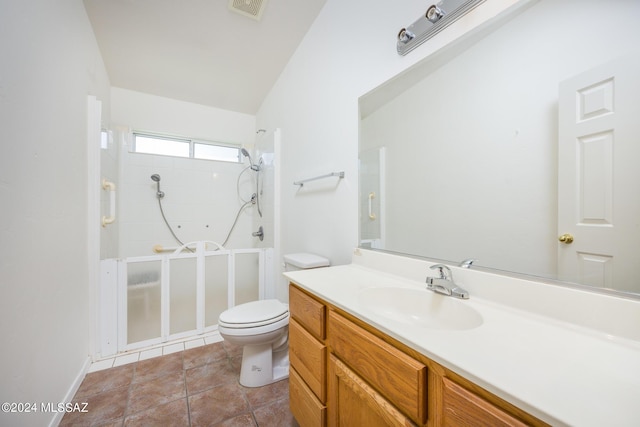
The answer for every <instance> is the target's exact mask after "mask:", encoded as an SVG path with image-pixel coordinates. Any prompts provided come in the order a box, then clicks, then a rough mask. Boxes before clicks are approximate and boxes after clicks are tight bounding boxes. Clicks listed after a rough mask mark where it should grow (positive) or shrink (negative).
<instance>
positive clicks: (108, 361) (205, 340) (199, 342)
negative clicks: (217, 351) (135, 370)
mask: <svg viewBox="0 0 640 427" xmlns="http://www.w3.org/2000/svg"><path fill="white" fill-rule="evenodd" d="M220 341H222V337H221V336H220V334H219V333H218V331H212V332H208V333H206V334H202V335H196V336H190V337H186V338H182V339H179V340H174V341H168V342H165V343H162V344H157V345H153V346H149V347H145V348H141V349H136V350H131V351H125V352H122V353H119V354H116V355H114V356H109V357H105V358H102V359H98V360H96V361H94V362H93V363H92V364H91V366H90V367H89V370H88V371H87V373H90V372H97V371H102V370H103V369H109V368H115V367H116V366H122V365H126V364H129V363H134V362H138V361H140V360H146V359H151V358H154V357H158V356H165V355H167V354H171V353H177V352H179V351H184V350H189V349H191V348H196V347H201V346H204V345H208V344H213V343H217V342H220Z"/></svg>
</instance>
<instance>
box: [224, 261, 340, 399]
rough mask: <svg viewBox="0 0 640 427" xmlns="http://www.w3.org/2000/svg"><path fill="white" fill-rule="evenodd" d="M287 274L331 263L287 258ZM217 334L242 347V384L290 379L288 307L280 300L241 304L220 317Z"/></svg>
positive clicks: (256, 384)
mask: <svg viewBox="0 0 640 427" xmlns="http://www.w3.org/2000/svg"><path fill="white" fill-rule="evenodd" d="M284 263H285V270H286V271H292V270H302V269H309V268H318V267H326V266H328V265H329V260H328V259H326V258H324V257H321V256H318V255H314V254H308V253H298V254H290V255H285V256H284ZM218 332H219V333H220V335H221V336H222V338H223V339H225V340H227V341H229V342H230V343H232V344H236V345H242V346H244V349H243V351H242V367H241V368H240V384H242V385H243V386H245V387H261V386H263V385H267V384H271V383H273V382H276V381H279V380H281V379H284V378H287V377H288V376H289V346H288V343H289V341H288V340H289V306H288V305H287V304H284V303H282V302H280V301H278V300H277V299H266V300H260V301H252V302H248V303H245V304H240V305H237V306H235V307H232V308H230V309H229V310H226V311H224V312H222V313H221V314H220V317H219V318H218Z"/></svg>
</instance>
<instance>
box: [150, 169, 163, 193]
mask: <svg viewBox="0 0 640 427" xmlns="http://www.w3.org/2000/svg"><path fill="white" fill-rule="evenodd" d="M151 180H152V181H154V182H155V183H156V184H158V190H157V191H156V197H157V198H158V199H162V198H163V197H164V191H160V175H158V174H157V173H154V174H153V175H151Z"/></svg>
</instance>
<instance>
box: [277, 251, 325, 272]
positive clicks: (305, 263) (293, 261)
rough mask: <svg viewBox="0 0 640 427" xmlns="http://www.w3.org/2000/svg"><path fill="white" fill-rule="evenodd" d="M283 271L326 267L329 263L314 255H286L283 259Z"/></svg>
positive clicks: (323, 258)
mask: <svg viewBox="0 0 640 427" xmlns="http://www.w3.org/2000/svg"><path fill="white" fill-rule="evenodd" d="M283 258H284V271H295V270H307V269H309V268H318V267H328V266H329V265H330V264H331V263H330V261H329V260H328V259H327V258H325V257H322V256H320V255H316V254H310V253H304V252H301V253H297V254H288V255H285V256H284V257H283Z"/></svg>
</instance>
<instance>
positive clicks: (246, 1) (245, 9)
mask: <svg viewBox="0 0 640 427" xmlns="http://www.w3.org/2000/svg"><path fill="white" fill-rule="evenodd" d="M266 5H267V0H229V9H231V10H232V11H234V12H236V13H239V14H240V15H244V16H248V17H249V18H253V19H255V20H256V21H259V20H260V18H262V12H263V11H264V8H265V7H266Z"/></svg>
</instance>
